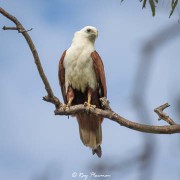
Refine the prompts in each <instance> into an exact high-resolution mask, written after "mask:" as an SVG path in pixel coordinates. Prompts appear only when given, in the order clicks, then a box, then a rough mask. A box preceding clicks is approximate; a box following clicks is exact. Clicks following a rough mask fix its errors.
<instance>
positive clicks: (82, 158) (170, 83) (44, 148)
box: [0, 0, 180, 180]
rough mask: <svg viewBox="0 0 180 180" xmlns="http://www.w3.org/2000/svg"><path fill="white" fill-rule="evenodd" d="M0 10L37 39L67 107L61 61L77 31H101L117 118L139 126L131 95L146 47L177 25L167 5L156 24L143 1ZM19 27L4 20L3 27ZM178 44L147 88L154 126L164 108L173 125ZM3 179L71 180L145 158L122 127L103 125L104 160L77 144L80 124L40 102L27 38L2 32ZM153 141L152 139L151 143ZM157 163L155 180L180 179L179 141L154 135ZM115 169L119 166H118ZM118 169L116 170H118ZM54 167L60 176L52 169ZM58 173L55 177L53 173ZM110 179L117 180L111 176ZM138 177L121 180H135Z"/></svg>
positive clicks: (79, 1)
mask: <svg viewBox="0 0 180 180" xmlns="http://www.w3.org/2000/svg"><path fill="white" fill-rule="evenodd" d="M0 5H1V6H2V7H3V8H5V9H6V10H7V11H9V12H10V13H12V14H13V15H15V16H16V17H17V18H18V19H19V20H20V21H21V22H22V23H23V25H24V27H25V28H27V29H30V28H33V31H31V32H29V34H30V36H31V37H32V39H33V41H34V43H35V45H36V48H37V50H38V52H39V56H40V58H41V61H42V65H43V67H44V70H45V72H46V75H47V77H48V79H49V81H50V84H51V86H52V88H53V90H54V92H55V95H56V96H58V97H59V98H60V99H61V100H62V97H61V92H60V88H59V84H58V78H57V71H58V61H59V58H60V56H61V54H62V52H63V51H64V50H65V49H67V48H68V47H69V45H70V43H71V40H72V37H73V34H74V32H75V31H77V30H79V29H81V28H82V27H84V26H86V25H92V26H95V27H97V28H98V30H99V37H98V39H97V41H96V49H97V51H98V52H99V54H100V56H101V57H102V59H103V62H104V66H105V72H106V79H107V87H108V99H109V100H110V102H111V106H112V108H113V109H114V110H116V111H117V112H118V113H119V114H121V115H123V116H124V117H126V118H130V119H132V120H134V121H138V118H137V116H136V113H135V110H134V108H133V106H132V97H131V95H132V93H133V92H132V88H133V86H134V84H133V82H134V77H135V74H136V71H137V67H138V62H139V60H140V57H141V55H140V52H141V48H142V46H143V43H144V42H145V41H147V40H148V39H150V38H151V37H153V36H154V35H155V34H156V32H158V31H160V30H161V29H163V28H166V27H168V26H170V25H172V24H174V23H177V21H178V16H177V15H176V14H175V15H174V16H173V17H172V18H171V19H169V18H168V13H169V11H168V10H162V9H164V6H165V9H167V8H166V6H167V5H162V9H161V8H160V9H159V11H158V12H157V15H156V17H154V18H153V17H152V16H151V11H150V9H149V8H147V9H145V10H143V11H142V10H141V6H142V5H141V4H140V3H139V1H133V2H130V1H127V0H126V1H124V3H123V4H122V5H120V0H114V1H109V0H104V1H96V0H91V1H85V0H76V1H73V0H61V1H58V0H54V1H48V0H44V1H42V0H39V1H37V0H26V1H23V0H16V1H10V0H1V2H0ZM4 25H6V26H13V24H12V23H11V22H10V21H9V20H7V19H6V18H4V17H2V16H1V15H0V27H3V26H4ZM179 47H180V38H179V37H178V38H176V39H175V40H173V41H171V42H170V43H169V44H167V45H166V46H163V47H162V48H159V49H158V51H157V53H156V55H155V56H154V64H153V68H152V73H151V76H150V80H149V87H148V92H147V97H146V99H147V102H148V109H149V113H150V114H151V118H152V120H153V122H152V123H153V124H159V125H162V124H165V123H164V122H161V121H160V122H157V116H156V115H155V114H154V113H153V109H154V108H155V107H157V106H158V105H160V104H163V103H164V102H169V103H170V104H171V105H172V106H171V108H170V109H169V110H168V113H170V114H171V115H172V116H173V118H177V117H178V116H176V114H174V110H173V109H175V104H174V102H175V101H174V98H175V97H176V96H177V95H179V91H180V85H179V79H180V72H179V67H180V61H179V56H180V52H179ZM0 84H1V93H0V99H1V102H0V142H1V143H0V179H3V180H32V179H33V177H35V176H38V175H39V174H41V173H43V172H44V171H46V169H48V167H51V168H50V170H51V171H52V172H50V173H51V174H55V173H54V171H55V172H56V173H57V172H58V173H57V175H56V177H54V180H56V179H60V178H62V179H71V174H72V172H74V171H76V172H84V173H89V172H92V171H93V169H91V168H90V165H91V163H98V162H102V161H104V160H106V159H107V160H108V159H115V160H117V159H118V158H119V159H121V158H123V157H125V156H128V153H132V150H133V149H137V150H140V149H141V144H142V137H141V135H142V134H141V133H140V132H135V131H132V130H129V129H127V128H123V127H120V126H119V125H117V124H116V123H114V122H111V121H109V120H105V121H104V123H103V144H102V150H103V157H102V159H98V158H97V157H96V156H92V155H91V151H90V149H88V148H86V147H84V146H83V144H82V143H81V141H80V138H79V131H78V125H77V122H76V120H75V119H74V118H70V119H68V118H67V117H60V116H54V114H53V111H54V107H53V105H51V104H48V103H46V102H43V101H42V100H41V99H42V97H43V96H44V95H46V92H45V89H44V85H43V84H42V82H41V79H40V77H39V75H38V73H37V70H36V67H35V64H34V63H33V58H32V55H31V52H30V50H29V48H28V46H27V43H26V42H25V40H24V39H23V37H22V35H21V34H18V33H17V32H15V31H2V30H0ZM152 136H153V135H152ZM156 137H157V139H158V150H157V162H156V164H155V166H156V167H155V169H156V170H155V172H154V180H158V179H164V180H169V179H170V178H171V179H172V177H173V180H177V179H179V174H178V170H179V169H180V163H179V161H178V160H177V159H179V158H180V154H179V151H177V150H179V145H178V143H177V142H178V141H177V139H178V138H179V135H171V136H170V135H168V136H167V135H156ZM112 161H113V160H112ZM112 163H113V162H112ZM54 167H55V168H54ZM52 169H55V170H54V171H53V170H52ZM107 174H111V175H112V178H111V179H113V180H114V179H117V178H118V175H117V173H116V174H113V172H111V171H109V172H107ZM137 174H138V173H137V172H136V171H133V172H132V174H130V175H129V176H127V177H126V176H125V177H123V180H124V179H125V180H131V179H132V180H134V179H136V177H137Z"/></svg>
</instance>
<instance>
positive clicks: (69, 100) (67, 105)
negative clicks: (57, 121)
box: [62, 86, 74, 110]
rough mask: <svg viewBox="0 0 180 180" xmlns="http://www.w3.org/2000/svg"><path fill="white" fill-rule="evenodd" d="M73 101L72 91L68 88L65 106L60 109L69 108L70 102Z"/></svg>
mask: <svg viewBox="0 0 180 180" xmlns="http://www.w3.org/2000/svg"><path fill="white" fill-rule="evenodd" d="M73 99H74V91H73V89H72V87H71V86H69V87H68V92H67V104H63V106H62V108H63V109H64V110H65V109H66V107H68V108H70V106H71V104H72V101H73Z"/></svg>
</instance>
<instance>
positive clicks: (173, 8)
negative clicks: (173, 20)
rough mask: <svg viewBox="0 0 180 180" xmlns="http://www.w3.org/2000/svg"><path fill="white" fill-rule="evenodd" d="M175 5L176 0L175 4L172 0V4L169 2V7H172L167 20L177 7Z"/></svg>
mask: <svg viewBox="0 0 180 180" xmlns="http://www.w3.org/2000/svg"><path fill="white" fill-rule="evenodd" d="M177 3H178V0H176V1H175V2H174V0H172V2H171V7H172V9H171V12H170V15H169V18H170V17H171V16H172V14H173V12H174V10H175V8H176V6H177Z"/></svg>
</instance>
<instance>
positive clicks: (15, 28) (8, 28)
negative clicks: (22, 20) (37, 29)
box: [2, 26, 33, 33]
mask: <svg viewBox="0 0 180 180" xmlns="http://www.w3.org/2000/svg"><path fill="white" fill-rule="evenodd" d="M2 29H3V30H16V31H18V32H19V33H22V32H28V31H32V30H33V28H31V29H28V30H21V29H19V28H18V27H7V26H3V28H2Z"/></svg>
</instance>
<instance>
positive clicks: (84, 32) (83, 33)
mask: <svg viewBox="0 0 180 180" xmlns="http://www.w3.org/2000/svg"><path fill="white" fill-rule="evenodd" d="M75 36H78V37H81V38H86V39H88V40H90V41H92V42H93V43H94V42H95V40H96V38H97V37H98V30H97V29H96V28H95V27H93V26H85V27H84V28H82V29H81V30H80V31H77V32H76V33H75Z"/></svg>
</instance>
